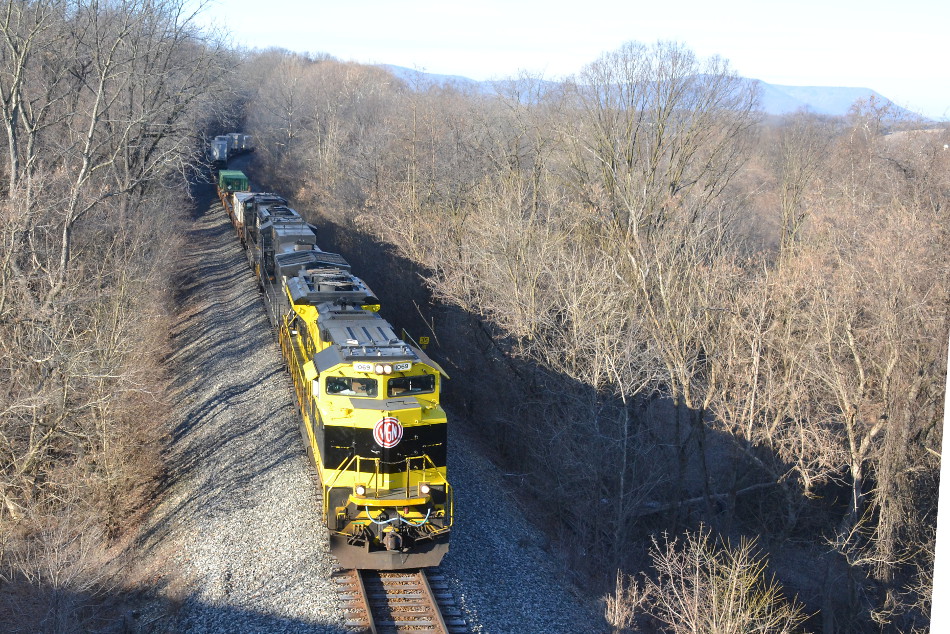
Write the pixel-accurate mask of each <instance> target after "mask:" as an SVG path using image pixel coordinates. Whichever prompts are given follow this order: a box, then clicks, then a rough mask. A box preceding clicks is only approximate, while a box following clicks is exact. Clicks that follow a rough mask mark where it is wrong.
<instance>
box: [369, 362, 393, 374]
mask: <svg viewBox="0 0 950 634" xmlns="http://www.w3.org/2000/svg"><path fill="white" fill-rule="evenodd" d="M373 370H374V371H375V372H376V374H392V373H393V366H391V365H389V364H388V363H377V364H376V367H375V368H373Z"/></svg>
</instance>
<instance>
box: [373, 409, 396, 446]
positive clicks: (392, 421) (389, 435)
mask: <svg viewBox="0 0 950 634" xmlns="http://www.w3.org/2000/svg"><path fill="white" fill-rule="evenodd" d="M373 439H374V440H375V441H376V444H377V445H379V446H380V447H385V448H386V449H392V448H393V447H395V446H396V445H398V444H399V441H400V440H402V423H400V422H399V419H398V418H393V417H391V416H387V417H386V418H383V419H381V420H380V421H379V422H378V423H376V427H374V428H373Z"/></svg>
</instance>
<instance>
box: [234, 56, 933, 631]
mask: <svg viewBox="0 0 950 634" xmlns="http://www.w3.org/2000/svg"><path fill="white" fill-rule="evenodd" d="M246 68H247V72H246V78H247V83H246V88H245V89H244V90H245V91H246V92H245V96H246V98H247V106H246V120H247V124H248V131H249V132H251V133H253V134H254V135H256V138H257V139H258V145H259V147H260V150H259V156H258V159H257V163H256V166H255V169H256V170H259V171H260V173H261V174H262V175H263V176H264V180H265V182H268V183H269V184H270V185H271V186H273V187H274V188H276V189H278V190H280V191H285V192H287V193H289V194H290V195H292V196H293V197H294V198H295V201H296V203H297V207H298V208H302V209H305V210H306V209H309V210H311V211H312V213H313V218H314V220H315V221H318V222H320V223H322V224H323V226H325V227H326V231H327V232H328V233H327V235H333V236H336V240H337V245H335V246H338V248H341V249H344V250H345V251H346V252H347V253H348V255H351V256H352V255H353V254H354V253H362V257H363V258H364V260H365V262H364V263H363V265H362V266H361V270H363V271H367V272H369V271H372V272H371V273H370V274H369V275H367V277H368V278H369V279H370V282H371V283H373V284H375V285H376V286H377V287H381V286H385V288H386V290H387V297H389V298H390V301H389V305H390V307H391V308H390V311H391V312H390V313H389V317H390V318H391V319H392V320H393V321H394V322H396V323H397V324H398V325H400V326H404V327H406V328H407V329H408V330H409V331H410V332H415V333H417V334H419V335H431V336H433V337H434V341H435V342H436V345H437V350H438V354H440V355H442V357H443V358H444V359H445V360H446V361H447V362H448V364H449V366H450V368H451V369H450V373H452V375H453V378H454V379H455V380H454V381H453V385H452V394H453V398H454V403H455V413H456V415H457V422H456V424H457V425H460V426H465V428H466V431H467V432H468V433H469V434H470V435H472V436H474V437H478V438H480V439H482V441H483V442H484V444H485V446H486V447H487V449H488V450H489V451H491V452H492V453H493V454H494V455H495V456H496V458H497V460H498V461H499V462H500V463H501V464H502V465H503V466H504V468H505V469H506V470H508V471H509V472H511V474H512V477H513V480H512V484H513V485H516V488H517V490H518V492H519V494H518V495H519V497H518V499H519V502H520V503H522V504H524V505H525V507H526V508H527V509H529V511H530V512H531V513H532V515H533V516H534V517H536V518H537V519H538V521H539V523H540V524H541V525H543V526H545V527H546V529H547V530H548V531H549V532H550V534H551V535H552V538H553V541H554V544H555V545H556V548H557V549H558V552H559V553H560V555H561V556H562V557H563V558H564V560H565V563H566V564H569V565H570V567H571V568H573V569H575V570H581V571H583V572H581V573H579V575H578V581H579V583H580V584H581V585H583V586H585V587H588V588H590V587H598V586H599V587H602V588H605V590H604V593H605V594H608V595H609V599H608V606H609V610H608V618H610V619H611V620H612V622H613V624H614V625H615V626H616V627H617V628H633V629H636V628H637V627H660V628H664V629H669V630H670V631H676V632H681V631H682V632H685V631H690V632H700V631H735V632H743V631H750V629H752V628H754V627H759V628H760V629H759V630H756V631H794V630H795V629H796V628H806V629H809V630H813V631H826V632H831V631H839V632H844V631H855V632H858V631H868V630H869V629H877V628H879V629H880V630H881V631H904V632H911V631H923V630H924V629H926V627H927V625H926V624H927V614H928V612H929V602H930V580H931V578H932V565H933V543H934V529H935V524H936V519H935V517H936V516H935V513H936V491H937V488H936V487H937V477H938V471H939V453H938V451H939V446H940V442H939V441H940V430H941V412H942V403H943V398H944V382H945V372H946V368H945V367H944V359H946V354H947V350H946V345H947V332H948V328H950V323H948V320H947V301H948V299H950V298H948V284H947V279H948V277H947V273H948V261H947V255H946V253H947V246H948V236H947V210H948V206H947V205H948V203H950V200H948V194H950V170H948V168H950V152H948V151H947V150H946V149H945V145H946V144H947V142H948V141H950V135H948V133H947V132H946V130H944V129H922V128H923V126H920V125H916V124H915V122H913V121H907V120H902V119H901V118H900V117H898V116H896V113H892V112H891V111H890V110H889V108H888V107H886V106H882V105H881V104H879V103H875V102H873V101H872V102H867V103H856V104H855V105H854V107H853V109H852V112H851V113H850V114H849V116H847V117H844V118H828V117H818V116H814V115H811V114H808V113H799V114H796V115H794V116H790V117H786V118H783V119H774V118H773V119H765V118H764V117H763V116H761V115H759V114H757V111H756V92H755V86H754V85H752V84H750V83H748V82H746V81H744V80H742V79H740V78H738V77H737V76H736V75H735V74H734V73H733V72H732V71H731V70H730V69H729V67H728V64H727V63H726V62H724V61H723V60H720V59H715V58H714V59H710V60H703V59H699V58H697V57H696V56H695V55H694V54H693V53H692V52H691V51H689V50H688V49H687V48H685V47H683V46H681V45H676V44H668V43H658V44H655V45H641V44H628V45H625V46H624V47H622V48H621V49H619V50H617V51H613V52H609V53H605V54H604V55H603V56H602V57H601V58H599V59H597V60H594V61H593V62H591V63H590V64H589V65H588V66H587V67H586V68H585V69H584V70H583V71H582V72H581V73H580V74H578V76H576V77H572V78H569V79H568V80H567V81H565V82H559V83H550V82H545V81H542V80H540V79H537V78H531V77H524V78H521V79H519V80H513V81H508V82H502V83H499V84H498V85H496V87H495V88H496V92H497V94H485V93H479V92H475V91H473V90H470V89H469V90H466V89H464V88H461V87H457V86H451V85H431V84H426V83H425V82H424V81H423V78H421V77H419V78H416V79H413V78H410V79H408V80H401V79H398V78H396V77H394V76H392V75H390V74H388V73H387V72H385V71H384V70H382V69H379V68H375V67H368V66H361V65H356V64H348V63H341V62H337V61H335V60H332V59H329V58H326V57H307V56H301V55H295V54H290V53H286V52H283V51H267V52H261V53H255V54H253V55H251V56H250V57H249V58H248V60H247V66H246ZM357 230H358V231H359V232H362V234H365V235H363V237H359V236H360V235H362V234H361V233H358V232H357ZM367 236H368V237H367ZM384 247H385V248H384ZM354 257H359V256H354ZM374 278H375V279H374ZM420 279H421V280H424V282H425V284H426V287H427V289H428V293H429V295H428V296H422V295H420V293H419V292H418V289H417V287H418V285H419V280H420ZM400 291H401V292H402V295H401V297H399V298H398V299H397V298H396V297H394V293H396V292H400ZM393 300H395V301H393ZM664 536H666V537H664ZM618 570H619V571H620V572H619V576H618V575H617V571H618ZM700 571H701V572H700ZM615 577H616V578H615ZM601 584H602V585H601ZM736 587H741V588H743V591H744V592H749V593H750V594H749V596H744V597H739V596H732V595H729V596H726V597H722V596H720V595H721V594H722V593H727V594H728V592H729V588H733V589H734V588H736ZM783 588H784V590H783ZM687 590H689V593H693V592H695V593H696V594H695V595H693V596H703V597H707V599H708V600H704V601H699V602H698V603H697V604H696V605H691V606H683V605H677V604H676V601H677V600H681V599H682V597H683V596H684V595H686V594H689V593H687V592H686V591H687ZM713 597H718V598H713ZM741 605H751V606H753V607H754V608H755V609H749V610H745V611H743V609H742V608H741V607H738V606H741ZM686 613H689V614H690V619H689V620H688V622H687V621H686V620H684V619H685V617H684V616H683V615H684V614H686ZM715 623H719V624H720V625H717V626H715V627H714V626H713V625H711V624H715ZM716 627H719V628H720V629H715V628H716Z"/></svg>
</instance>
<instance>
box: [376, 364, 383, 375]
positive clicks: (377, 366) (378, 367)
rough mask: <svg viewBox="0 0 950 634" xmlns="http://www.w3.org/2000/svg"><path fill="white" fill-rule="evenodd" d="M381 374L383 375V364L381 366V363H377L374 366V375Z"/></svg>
mask: <svg viewBox="0 0 950 634" xmlns="http://www.w3.org/2000/svg"><path fill="white" fill-rule="evenodd" d="M382 373H383V364H382V363H377V364H376V374H382Z"/></svg>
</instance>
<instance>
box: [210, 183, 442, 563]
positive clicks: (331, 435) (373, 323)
mask: <svg viewBox="0 0 950 634" xmlns="http://www.w3.org/2000/svg"><path fill="white" fill-rule="evenodd" d="M222 174H223V172H222ZM242 176H243V174H242ZM224 178H227V179H228V180H227V182H225V181H224V180H223V179H224ZM237 180H238V182H241V181H240V179H237ZM233 182H235V175H234V174H233V173H230V174H228V175H227V176H226V177H224V176H222V177H219V187H218V190H219V195H220V197H221V201H222V203H223V204H224V206H225V208H226V210H227V211H228V215H229V216H230V217H231V220H232V222H233V223H234V225H235V228H236V229H237V232H238V235H239V236H240V237H241V242H242V244H243V245H244V246H245V248H247V249H248V260H249V262H250V263H251V265H252V267H253V269H254V272H255V276H256V277H257V278H258V283H259V285H260V287H261V289H262V290H263V291H264V300H265V304H266V305H267V309H268V314H269V316H270V318H271V321H272V322H275V323H276V325H277V328H278V335H279V340H280V345H281V350H282V353H283V356H284V359H285V361H286V363H287V366H288V368H289V369H290V373H291V376H292V377H293V383H294V388H295V392H296V396H297V402H298V404H299V406H300V413H301V420H300V430H301V434H302V436H303V439H304V443H305V445H306V448H307V454H308V455H309V457H310V459H311V461H312V463H313V465H314V467H315V468H316V470H317V474H318V475H319V477H320V482H321V486H322V493H323V495H322V505H323V508H322V516H323V518H324V521H325V523H326V526H327V529H328V531H329V534H330V548H331V552H332V554H333V555H334V556H335V557H336V558H337V560H338V561H339V562H340V564H341V565H342V566H343V567H346V568H371V569H380V570H392V569H399V568H417V567H425V566H436V565H438V564H439V562H440V561H441V560H442V557H443V556H444V555H445V553H446V552H447V551H448V540H449V532H450V530H451V527H452V520H453V495H452V487H451V486H450V484H449V482H448V479H447V474H446V429H447V427H446V416H445V411H444V410H443V409H442V407H441V405H440V404H439V397H440V392H441V389H442V381H443V379H445V378H448V377H447V376H446V374H445V372H444V371H443V370H442V368H440V367H439V365H438V364H436V363H435V362H434V361H433V360H432V359H430V358H429V357H428V356H427V355H426V354H425V352H423V351H422V350H421V349H420V348H419V347H418V346H416V345H414V344H413V343H412V342H411V341H409V342H407V341H404V340H403V339H401V338H400V337H398V336H397V335H396V333H395V332H394V330H393V327H392V326H391V325H390V324H389V322H387V321H386V320H385V319H383V318H382V317H381V316H380V315H379V313H378V311H379V308H380V306H379V300H378V299H377V298H376V297H375V295H374V294H373V293H372V292H371V291H370V289H369V288H368V287H367V285H366V284H365V283H364V282H363V281H362V280H361V279H360V278H358V277H356V276H355V275H353V273H352V272H351V271H350V266H349V264H348V263H347V262H346V261H345V260H344V259H343V258H342V257H341V256H339V255H338V254H334V253H327V252H325V251H322V250H321V249H320V248H319V247H318V246H317V244H316V242H317V241H316V229H315V228H314V227H313V226H312V225H309V224H307V223H306V221H304V220H303V218H302V217H301V216H300V215H299V214H298V213H297V212H296V211H295V210H293V209H291V208H290V207H288V206H287V201H286V200H285V199H282V198H280V197H277V196H276V195H274V194H252V193H248V192H238V191H234V187H233V184H232V185H229V183H233ZM246 182H247V181H246V180H244V181H243V182H242V183H246ZM247 189H249V187H247Z"/></svg>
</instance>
